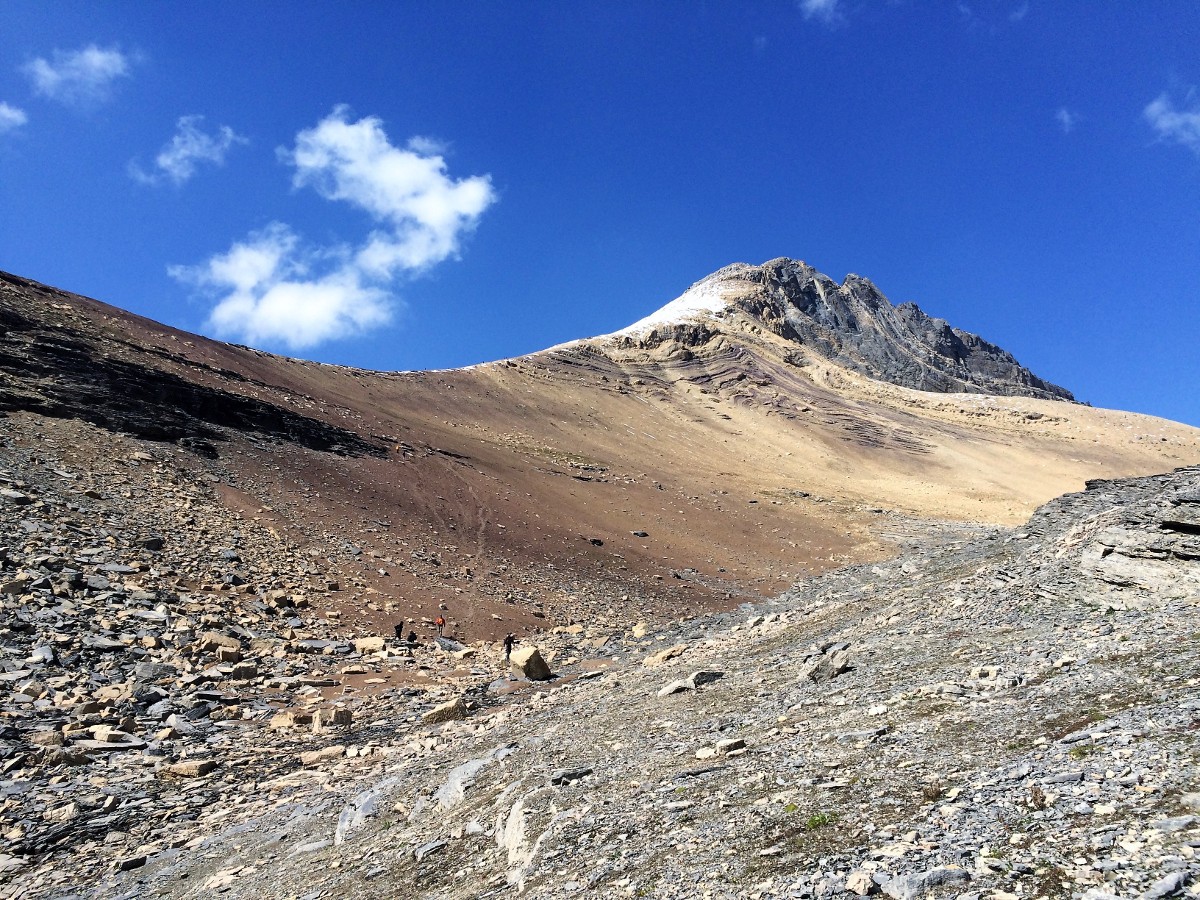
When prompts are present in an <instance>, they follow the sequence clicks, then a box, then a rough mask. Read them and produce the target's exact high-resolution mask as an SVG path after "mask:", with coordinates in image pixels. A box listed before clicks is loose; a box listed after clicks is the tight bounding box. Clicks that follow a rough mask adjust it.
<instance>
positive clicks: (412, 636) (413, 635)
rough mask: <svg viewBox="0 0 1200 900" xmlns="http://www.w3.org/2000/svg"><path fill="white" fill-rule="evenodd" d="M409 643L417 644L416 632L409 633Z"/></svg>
mask: <svg viewBox="0 0 1200 900" xmlns="http://www.w3.org/2000/svg"><path fill="white" fill-rule="evenodd" d="M408 642H409V643H410V644H415V643H416V642H417V633H416V632H415V631H410V632H409V633H408Z"/></svg>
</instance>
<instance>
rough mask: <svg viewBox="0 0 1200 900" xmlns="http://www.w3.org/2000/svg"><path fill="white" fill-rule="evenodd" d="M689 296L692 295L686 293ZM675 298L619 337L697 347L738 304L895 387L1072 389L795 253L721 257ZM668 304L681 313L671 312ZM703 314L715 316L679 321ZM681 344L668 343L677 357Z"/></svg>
mask: <svg viewBox="0 0 1200 900" xmlns="http://www.w3.org/2000/svg"><path fill="white" fill-rule="evenodd" d="M716 295H724V296H726V297H728V298H729V304H728V305H726V306H724V308H721V305H720V304H718V303H715V302H712V301H711V300H710V299H707V298H711V297H713V296H716ZM690 296H694V297H696V298H697V299H695V300H692V302H688V298H689V297H690ZM680 301H683V302H680ZM680 301H676V303H675V304H672V305H668V306H667V307H664V309H663V310H662V313H663V314H664V315H663V317H662V319H661V320H656V321H653V322H652V323H651V324H652V327H650V328H648V329H638V328H637V326H634V327H632V328H630V329H627V330H626V332H624V333H622V335H621V337H620V339H619V340H620V342H621V343H622V344H623V345H625V346H632V345H635V344H636V345H637V346H639V347H642V348H655V347H658V346H660V345H662V344H664V343H666V342H669V341H671V342H675V344H677V345H679V347H681V348H696V347H698V346H702V345H708V344H710V343H711V342H712V341H713V340H714V339H715V338H717V337H718V336H719V335H720V334H721V330H720V326H719V325H718V324H717V323H716V321H715V319H719V318H723V317H728V316H730V315H731V314H733V313H735V312H741V313H742V314H745V315H746V316H749V317H750V319H751V320H753V321H754V322H756V323H759V324H761V325H762V326H764V327H766V328H767V329H769V330H770V331H772V332H774V333H775V334H777V335H779V336H780V337H782V338H784V339H786V340H788V341H792V342H794V343H795V344H798V345H800V346H801V347H803V348H809V349H810V350H811V351H813V352H815V353H816V354H817V355H819V356H821V357H824V358H826V359H828V360H830V361H832V362H835V363H838V364H839V365H842V366H845V367H847V368H849V369H852V370H854V371H856V372H859V373H861V374H863V375H866V376H867V377H869V378H874V379H876V380H879V381H886V382H889V383H891V384H896V385H900V386H901V387H908V388H914V389H916V390H922V391H934V392H938V393H955V392H965V393H978V394H997V395H1001V396H1019V397H1037V398H1040V399H1047V400H1073V399H1074V397H1073V395H1072V394H1071V392H1070V391H1068V390H1067V389H1066V388H1062V387H1059V386H1058V385H1055V384H1051V383H1050V382H1048V381H1045V380H1044V379H1041V378H1039V377H1038V376H1036V375H1034V374H1033V373H1032V372H1031V371H1029V370H1028V369H1026V368H1025V367H1024V366H1022V365H1020V364H1019V363H1018V362H1017V361H1016V360H1015V359H1014V358H1013V356H1012V354H1010V353H1008V352H1007V351H1005V350H1003V349H1001V348H1000V347H997V346H996V345H995V344H991V343H988V342H987V341H985V340H983V338H981V337H979V336H978V335H974V334H970V333H969V332H966V331H961V330H959V329H957V328H953V327H951V326H950V325H949V324H948V323H947V322H946V321H944V320H943V319H935V318H932V317H930V316H928V315H926V314H925V313H924V312H922V311H921V309H920V307H918V306H917V305H916V304H915V303H901V304H900V305H899V306H893V305H892V304H891V303H890V302H889V301H888V299H887V297H885V296H884V295H883V293H882V292H880V290H879V288H877V287H876V286H875V285H874V284H873V283H872V282H871V281H870V280H868V279H866V278H862V277H861V276H858V275H847V276H846V280H845V281H844V282H843V283H842V284H840V285H839V284H838V283H837V282H836V281H834V280H833V279H832V278H830V277H828V276H827V275H823V274H821V273H820V272H818V271H817V270H816V269H814V268H813V267H812V266H809V265H806V264H805V263H803V262H800V261H798V260H794V259H787V258H780V259H774V260H771V261H770V262H766V263H763V264H762V265H761V266H750V265H746V264H744V263H738V264H735V265H731V266H726V267H725V268H723V269H721V270H719V271H717V272H715V273H713V274H712V275H710V276H709V277H708V278H705V279H703V280H701V281H700V282H697V284H696V285H694V286H693V287H692V288H691V290H689V291H688V292H687V293H686V294H685V295H684V297H682V298H680ZM676 304H677V305H676ZM672 306H675V310H672ZM676 311H677V313H676V314H678V315H681V316H682V317H683V320H679V321H671V314H672V313H673V312H676ZM697 313H699V314H701V315H699V316H697V315H696V314H697ZM709 316H712V317H713V320H710V321H685V320H686V319H688V318H692V319H695V318H701V319H703V318H707V317H709ZM654 318H655V317H651V320H653V319H654ZM644 321H648V320H644ZM637 331H641V333H640V334H636V333H635V332H637ZM686 352H687V351H686V349H681V350H676V351H675V357H676V358H678V357H680V356H681V355H682V354H685V353H686ZM803 359H804V354H803V351H802V350H798V351H797V353H796V355H795V356H794V357H793V361H795V362H801V361H803Z"/></svg>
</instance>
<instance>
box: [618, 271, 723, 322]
mask: <svg viewBox="0 0 1200 900" xmlns="http://www.w3.org/2000/svg"><path fill="white" fill-rule="evenodd" d="M720 274H721V273H720V272H718V273H717V275H720ZM743 292H744V286H743V285H739V284H737V283H736V282H731V281H729V280H727V279H725V278H718V277H716V276H715V275H714V276H709V277H708V278H705V279H704V280H702V281H697V282H696V283H695V284H693V285H692V286H691V287H690V288H688V289H687V290H686V291H684V292H683V293H682V294H681V295H680V296H678V297H676V298H675V299H674V300H672V301H671V302H670V303H668V304H667V305H666V306H664V307H662V308H661V309H659V310H657V311H655V312H652V313H651V314H650V315H648V316H646V318H644V319H638V321H636V322H634V323H633V324H632V325H628V326H626V327H625V328H622V329H621V330H620V331H614V332H613V333H612V334H611V335H605V337H617V336H619V335H625V334H637V333H639V332H643V331H649V330H650V329H651V328H654V327H656V326H658V325H673V324H675V323H677V322H687V321H691V320H693V319H698V318H712V317H713V314H714V313H717V312H720V311H721V310H723V309H724V308H725V307H727V306H728V305H729V304H730V303H732V302H733V301H734V300H735V299H736V298H737V297H738V295H739V294H741V293H743Z"/></svg>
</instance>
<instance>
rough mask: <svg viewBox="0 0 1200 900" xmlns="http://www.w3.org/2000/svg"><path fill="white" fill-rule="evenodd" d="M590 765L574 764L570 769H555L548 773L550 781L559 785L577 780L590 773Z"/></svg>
mask: <svg viewBox="0 0 1200 900" xmlns="http://www.w3.org/2000/svg"><path fill="white" fill-rule="evenodd" d="M592 771H593V770H592V767H591V766H575V767H573V768H570V769H555V770H554V772H553V773H552V774H551V775H550V783H551V784H553V785H557V786H559V787H561V786H563V785H566V784H570V783H571V782H572V781H578V780H579V779H581V778H586V777H587V776H588V775H591V774H592Z"/></svg>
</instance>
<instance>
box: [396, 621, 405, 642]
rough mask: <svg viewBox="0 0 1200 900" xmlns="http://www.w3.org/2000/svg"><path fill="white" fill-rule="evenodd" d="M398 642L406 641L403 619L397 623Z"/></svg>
mask: <svg viewBox="0 0 1200 900" xmlns="http://www.w3.org/2000/svg"><path fill="white" fill-rule="evenodd" d="M396 640H398V641H402V640H404V620H403V619H401V620H400V621H399V622H397V623H396Z"/></svg>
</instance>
